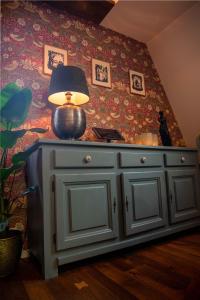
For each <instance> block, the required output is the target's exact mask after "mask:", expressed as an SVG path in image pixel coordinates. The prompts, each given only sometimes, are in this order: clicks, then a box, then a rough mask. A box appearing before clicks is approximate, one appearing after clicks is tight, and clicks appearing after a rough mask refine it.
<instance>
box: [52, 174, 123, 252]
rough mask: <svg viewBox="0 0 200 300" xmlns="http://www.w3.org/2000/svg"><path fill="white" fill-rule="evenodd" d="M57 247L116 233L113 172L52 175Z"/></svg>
mask: <svg viewBox="0 0 200 300" xmlns="http://www.w3.org/2000/svg"><path fill="white" fill-rule="evenodd" d="M55 202H56V247H57V250H62V249H67V248H72V247H77V246H81V245H86V244H91V243H95V242H100V241H105V240H108V239H113V238H115V237H116V236H117V222H116V220H117V219H116V206H117V198H116V176H115V174H114V173H101V174H96V173H95V174H94V173H90V174H83V175H78V174H77V175H76V174H65V175H61V174H60V175H55Z"/></svg>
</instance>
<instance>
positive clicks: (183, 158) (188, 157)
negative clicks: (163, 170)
mask: <svg viewBox="0 0 200 300" xmlns="http://www.w3.org/2000/svg"><path fill="white" fill-rule="evenodd" d="M196 163H197V155H196V153H180V152H179V153H166V154H165V164H166V166H169V167H170V166H192V165H196Z"/></svg>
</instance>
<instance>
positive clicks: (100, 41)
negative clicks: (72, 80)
mask: <svg viewBox="0 0 200 300" xmlns="http://www.w3.org/2000/svg"><path fill="white" fill-rule="evenodd" d="M1 19H2V20H1V24H2V32H1V33H2V34H1V42H2V45H1V50H2V55H1V57H2V65H1V77H2V78H1V87H2V86H4V85H5V84H7V83H9V82H16V83H17V84H18V85H19V86H21V87H29V88H31V90H32V93H33V101H32V106H31V109H30V112H29V117H28V119H27V121H26V123H25V125H24V126H23V127H24V128H29V127H43V128H49V131H48V132H47V133H46V134H45V135H42V136H41V137H42V138H44V137H46V138H53V139H54V138H56V137H55V136H54V134H53V132H52V130H51V109H50V108H49V106H48V102H47V90H48V85H49V81H50V76H48V75H45V74H44V73H43V48H44V45H45V44H48V45H52V46H55V47H59V48H62V49H66V50H67V52H68V64H69V65H75V66H79V67H81V68H82V69H83V70H84V71H85V73H86V77H87V81H88V85H89V91H90V101H89V102H88V103H87V104H86V105H84V109H85V111H86V113H87V130H86V132H85V134H84V136H83V139H85V140H94V138H95V137H94V135H93V133H92V131H91V128H92V127H93V126H98V127H104V128H116V129H118V130H119V131H120V132H121V133H122V135H123V136H124V138H125V142H126V143H134V137H135V135H137V134H140V133H143V132H153V133H157V134H158V129H159V123H158V121H157V119H158V111H159V110H163V111H164V112H165V115H166V118H167V121H168V126H169V131H170V134H171V138H172V142H173V145H176V146H179V145H184V141H183V138H182V135H181V132H180V130H179V128H178V125H177V122H176V120H175V117H174V114H173V112H172V109H171V107H170V105H169V102H168V99H167V97H166V94H165V91H164V89H163V86H162V84H161V82H160V79H159V76H158V74H157V71H156V69H155V66H154V64H153V62H152V59H151V57H150V55H149V52H148V49H147V47H146V45H145V44H143V43H141V42H138V41H136V40H133V39H131V38H128V37H126V36H123V35H121V34H118V33H116V32H114V31H111V30H108V29H106V28H104V27H101V26H97V25H94V24H93V23H91V22H86V21H84V20H82V19H78V18H76V17H74V16H71V15H69V14H67V13H66V12H65V11H60V10H55V9H52V8H51V7H50V6H49V5H48V4H44V3H42V2H34V3H31V2H28V1H27V2H24V1H20V2H6V3H3V4H2V14H1ZM92 58H96V59H99V60H103V61H105V62H109V63H110V65H111V80H112V87H111V88H104V87H100V86H95V85H92V84H91V75H92V66H91V64H92V62H91V61H92ZM130 69H131V70H135V71H138V72H141V73H143V74H144V78H145V86H146V96H145V97H143V96H139V95H134V94H130V87H129V70H130ZM37 138H40V134H35V133H29V134H27V135H26V136H25V137H24V138H23V140H21V141H19V142H18V144H17V146H16V147H15V149H14V152H17V151H20V150H23V149H24V148H26V147H27V146H29V145H31V144H32V143H33V142H34V141H35V140H36V139H37ZM19 177H20V178H22V177H21V176H19ZM23 187H24V185H23V183H22V180H21V181H20V180H19V182H18V187H17V190H20V189H22V188H23ZM18 216H19V215H18ZM19 218H20V217H19ZM20 220H21V219H19V220H18V219H17V222H18V223H19V227H20Z"/></svg>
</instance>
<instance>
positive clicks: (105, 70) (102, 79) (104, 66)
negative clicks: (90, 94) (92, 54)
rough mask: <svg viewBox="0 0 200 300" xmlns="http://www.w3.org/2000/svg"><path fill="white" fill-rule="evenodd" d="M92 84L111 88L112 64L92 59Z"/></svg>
mask: <svg viewBox="0 0 200 300" xmlns="http://www.w3.org/2000/svg"><path fill="white" fill-rule="evenodd" d="M92 83H93V84H95V85H100V86H104V87H108V88H111V75H110V64H109V63H107V62H105V61H101V60H98V59H94V58H93V59H92Z"/></svg>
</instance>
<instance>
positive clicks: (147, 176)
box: [122, 171, 167, 235]
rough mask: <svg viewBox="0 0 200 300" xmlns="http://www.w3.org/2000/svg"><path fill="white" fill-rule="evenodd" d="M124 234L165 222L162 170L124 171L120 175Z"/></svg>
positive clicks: (140, 230) (155, 226) (161, 224)
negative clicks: (121, 180)
mask: <svg viewBox="0 0 200 300" xmlns="http://www.w3.org/2000/svg"><path fill="white" fill-rule="evenodd" d="M122 179H123V198H124V218H125V233H126V235H132V234H137V233H139V232H144V231H148V230H151V229H154V228H158V227H161V226H165V224H166V223H167V209H166V196H165V194H166V191H165V177H164V172H163V171H151V172H149V171H144V172H126V173H123V175H122Z"/></svg>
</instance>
